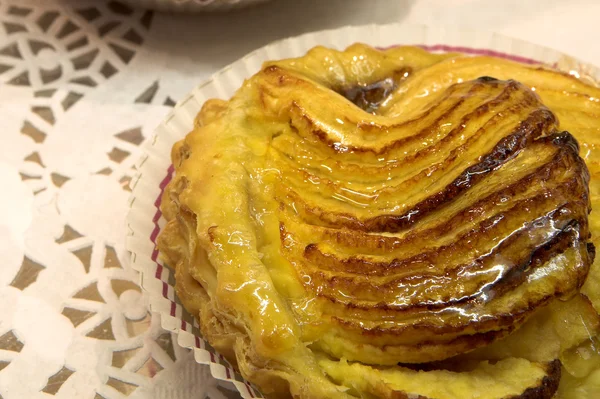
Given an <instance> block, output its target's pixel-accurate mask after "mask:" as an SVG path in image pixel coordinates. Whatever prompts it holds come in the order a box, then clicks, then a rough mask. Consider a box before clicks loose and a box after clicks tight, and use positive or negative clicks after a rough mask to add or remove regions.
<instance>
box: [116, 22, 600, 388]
mask: <svg viewBox="0 0 600 399" xmlns="http://www.w3.org/2000/svg"><path fill="white" fill-rule="evenodd" d="M356 42H362V43H366V44H369V45H371V46H375V47H383V48H384V47H390V46H396V45H419V46H422V47H424V48H426V49H427V50H429V51H436V52H448V51H452V52H462V53H467V54H474V55H481V54H483V55H493V56H497V57H502V58H507V59H512V60H514V61H519V62H522V63H527V64H546V65H550V66H553V67H555V68H558V69H561V70H563V71H565V72H568V73H571V74H573V75H575V76H578V77H580V78H583V79H588V80H590V81H592V82H594V81H596V82H597V81H599V80H600V70H599V69H598V68H596V67H594V66H592V65H589V64H586V63H583V62H580V61H578V60H576V59H574V58H572V57H570V56H568V55H565V54H563V53H560V52H558V51H555V50H552V49H549V48H546V47H542V46H538V45H534V44H531V43H528V42H524V41H521V40H516V39H512V38H509V37H506V36H503V35H499V34H495V33H485V32H473V31H463V30H457V29H450V28H441V27H435V28H433V27H426V26H414V25H412V26H411V25H403V24H391V25H382V26H377V25H369V26H363V27H344V28H340V29H335V30H327V31H321V32H315V33H308V34H304V35H302V36H298V37H294V38H289V39H285V40H281V41H278V42H275V43H272V44H270V45H267V46H265V47H262V48H261V49H259V50H256V51H254V52H252V53H250V54H248V55H247V56H245V57H243V58H242V59H240V60H238V61H236V62H234V63H233V64H231V65H229V66H227V67H225V68H223V69H222V70H220V71H219V72H217V73H216V74H215V75H214V76H213V77H212V78H211V79H209V80H207V81H206V82H204V83H202V84H200V85H199V86H198V87H196V88H195V89H194V90H193V91H192V92H191V93H190V94H189V95H187V96H186V97H185V98H184V99H183V100H181V101H180V102H179V103H178V104H177V105H176V106H175V108H174V109H173V110H172V112H171V113H170V114H169V115H168V116H167V118H166V119H165V120H164V122H163V123H161V124H160V126H158V128H157V129H156V131H155V135H154V137H152V138H151V139H150V140H148V141H147V142H146V144H145V146H144V150H145V155H144V156H143V157H142V158H141V159H140V160H139V162H138V163H137V168H138V175H137V176H136V178H135V179H134V180H133V181H132V183H131V188H132V191H133V193H132V196H131V199H130V208H131V209H130V212H129V216H128V219H127V225H128V238H127V248H128V249H129V251H131V254H132V255H131V261H132V266H133V267H134V269H136V270H138V271H139V272H140V275H141V285H142V287H143V288H144V289H145V290H146V291H147V293H148V296H149V299H150V309H151V311H153V312H156V313H160V315H161V322H162V327H163V328H165V329H166V330H169V331H176V332H177V333H178V343H179V345H181V346H183V347H186V348H192V349H193V350H194V355H195V358H196V360H197V361H198V362H199V363H203V364H208V365H210V370H211V372H212V375H213V376H214V377H215V378H217V379H218V380H223V381H230V382H231V383H233V384H234V385H235V387H236V388H237V389H238V391H239V392H240V394H241V395H242V397H244V398H262V395H261V394H260V392H259V391H258V390H257V389H256V388H254V387H253V386H252V385H251V384H250V383H248V382H247V381H245V380H244V379H243V377H242V376H241V375H240V374H239V373H237V372H236V371H235V370H234V369H233V368H232V367H231V365H230V364H229V363H228V362H227V361H226V360H225V359H224V358H223V357H222V356H221V355H220V354H219V353H217V352H216V351H215V350H214V349H213V348H212V347H211V346H210V345H209V344H208V342H206V341H205V340H204V339H203V338H202V334H201V333H200V330H199V328H198V323H197V322H196V321H195V320H194V318H193V317H192V316H191V315H190V314H189V313H188V312H187V311H186V310H185V309H184V308H183V306H182V304H181V302H180V301H179V299H178V298H177V295H176V294H175V279H174V274H173V271H172V270H171V269H169V267H168V266H166V265H163V264H162V262H161V261H160V259H159V256H158V250H157V249H156V246H155V242H156V237H157V236H158V233H159V232H160V229H161V227H163V226H164V223H165V221H164V219H163V218H162V214H161V211H160V209H159V204H160V197H161V195H162V192H163V190H164V188H165V186H166V184H167V183H168V182H169V181H170V179H171V177H172V174H173V167H172V166H171V160H170V152H171V147H172V145H173V144H174V143H175V142H176V141H178V140H180V139H182V138H183V137H184V136H185V135H186V134H187V133H189V132H190V131H191V129H192V127H193V120H194V117H195V116H196V114H197V113H198V112H199V111H200V108H201V106H202V104H203V103H204V102H205V101H206V100H207V99H210V98H221V99H228V98H230V97H231V96H232V95H233V94H234V92H235V90H237V88H239V87H240V86H241V85H242V83H243V81H244V79H246V78H248V77H250V76H251V75H253V74H254V73H256V72H258V71H259V69H260V66H261V64H262V63H263V62H264V61H266V60H274V59H282V58H289V57H298V56H301V55H303V54H304V53H306V51H308V50H309V49H310V48H312V47H314V46H316V45H323V46H327V47H332V48H336V49H340V50H341V49H344V48H345V47H347V46H349V45H351V44H353V43H356Z"/></svg>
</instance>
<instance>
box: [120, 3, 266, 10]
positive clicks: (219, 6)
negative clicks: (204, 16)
mask: <svg viewBox="0 0 600 399" xmlns="http://www.w3.org/2000/svg"><path fill="white" fill-rule="evenodd" d="M267 1H269V0H125V2H126V3H129V4H130V5H132V6H134V7H143V8H151V9H154V10H159V11H176V12H203V11H207V12H208V11H230V10H234V9H239V8H244V7H249V6H252V5H255V4H259V3H266V2H267Z"/></svg>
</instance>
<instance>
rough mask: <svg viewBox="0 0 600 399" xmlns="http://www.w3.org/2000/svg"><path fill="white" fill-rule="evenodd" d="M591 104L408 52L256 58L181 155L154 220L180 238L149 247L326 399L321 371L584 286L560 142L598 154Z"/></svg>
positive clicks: (553, 81)
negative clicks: (259, 63) (260, 61)
mask: <svg viewBox="0 0 600 399" xmlns="http://www.w3.org/2000/svg"><path fill="white" fill-rule="evenodd" d="M532 88H534V89H535V91H534V90H532ZM599 92H600V91H599V90H598V89H596V88H594V87H591V86H588V85H585V84H584V83H582V82H580V81H578V80H576V79H574V78H572V77H570V76H567V75H563V74H560V73H558V72H555V71H550V70H545V69H540V68H531V67H526V66H522V65H519V64H516V63H513V62H509V61H503V60H499V59H494V58H487V57H465V56H460V55H452V54H445V55H434V54H429V53H427V52H425V51H422V50H420V49H416V48H409V47H401V48H395V49H390V50H386V51H378V50H375V49H372V48H370V47H368V46H364V45H354V46H352V47H350V48H348V49H347V50H345V51H344V52H337V51H334V50H329V49H325V48H321V47H317V48H315V49H313V50H311V51H310V52H309V53H308V54H307V55H306V56H304V57H302V58H299V59H291V60H283V61H276V62H270V63H267V64H265V65H264V67H263V69H262V70H261V71H260V72H259V73H258V74H256V75H255V76H253V77H252V78H250V79H249V80H247V81H246V82H245V83H244V85H243V86H242V87H241V89H240V90H239V91H238V92H237V93H236V94H235V96H234V97H233V98H232V99H231V100H229V101H228V102H226V103H225V102H222V101H209V102H207V104H206V105H205V107H204V109H203V111H202V112H201V113H200V115H199V117H198V120H197V127H196V129H195V130H194V131H193V132H191V133H190V134H189V135H188V136H187V137H186V138H185V140H183V141H182V142H180V143H178V144H177V145H176V146H175V147H174V149H173V163H174V165H175V168H176V177H175V178H174V180H173V181H172V182H171V183H170V184H169V187H168V189H167V193H168V195H165V199H164V202H163V210H164V213H165V215H166V216H167V218H168V219H170V222H169V223H170V224H175V225H177V226H179V227H178V228H167V229H165V231H166V232H167V231H168V232H169V233H163V237H162V239H161V245H162V248H161V250H163V252H164V253H166V254H167V255H168V260H169V262H170V263H171V264H173V265H177V267H178V268H179V267H182V268H185V269H186V270H187V272H189V274H190V275H191V276H192V277H193V279H194V280H195V281H197V282H198V283H199V288H198V289H202V290H205V291H206V293H207V294H208V297H209V298H210V303H211V307H212V309H213V310H212V311H213V312H214V314H215V315H216V317H217V318H220V319H227V320H228V322H230V323H232V325H233V326H234V327H233V328H234V329H236V330H237V331H240V332H241V333H242V334H243V335H244V336H245V337H247V339H248V341H247V343H246V345H249V346H250V347H251V349H252V352H253V353H254V354H255V355H257V357H258V358H259V359H262V361H263V362H264V361H268V364H269V365H268V367H267V366H265V365H264V364H263V365H262V366H257V367H259V368H260V367H262V368H268V369H275V370H278V372H279V373H280V374H277V375H278V376H279V377H280V378H282V379H284V380H286V381H288V383H289V384H290V389H291V390H292V392H297V393H298V392H302V394H301V395H300V394H299V395H300V397H307V398H308V397H313V396H314V395H316V396H318V395H323V397H334V396H327V395H331V392H332V391H327V390H326V389H329V390H331V389H334V388H331V387H332V386H333V385H332V384H333V383H332V382H331V380H330V379H333V380H336V381H337V382H338V383H339V384H342V385H343V384H344V383H343V382H340V380H339V378H336V377H335V375H336V370H335V366H331V364H329V363H326V362H327V361H330V360H331V359H333V360H334V361H335V359H340V358H343V359H346V360H348V361H356V362H361V363H363V364H371V365H376V366H384V365H389V366H393V365H395V364H397V363H422V362H430V361H436V360H442V359H446V358H449V357H451V356H454V355H457V354H461V353H464V352H467V351H470V350H473V349H475V348H477V347H481V346H484V345H487V344H489V343H491V342H493V341H495V340H497V339H498V338H500V337H504V336H506V335H507V334H510V333H511V332H513V331H514V330H515V329H516V328H518V327H519V326H520V325H521V324H523V323H524V322H525V321H526V320H527V319H528V318H529V317H530V316H531V315H532V314H534V313H535V312H536V311H537V310H538V309H539V308H541V307H543V306H545V305H546V304H548V303H550V302H551V301H552V300H553V299H555V298H562V299H568V298H570V297H572V296H573V295H574V294H575V293H577V292H578V291H579V289H580V288H581V286H582V285H583V284H584V281H585V279H586V276H587V274H588V271H589V268H590V265H591V263H592V260H593V250H592V249H593V246H592V245H591V243H590V232H589V227H588V213H589V212H590V192H589V188H588V184H589V173H588V170H587V168H586V165H585V163H584V161H583V160H582V158H581V157H580V155H579V146H578V143H577V140H576V139H575V137H574V136H573V135H575V136H576V137H577V138H578V139H579V140H580V141H582V142H583V149H584V152H583V155H584V156H587V157H588V158H590V159H595V158H593V157H595V156H596V154H595V141H594V140H595V139H593V138H592V139H591V141H587V140H586V139H587V138H589V137H591V136H593V134H595V133H599V132H600V121H599V120H598V119H597V118H593V117H592V116H590V115H595V113H596V112H599V110H600V104H599V103H598V100H597V98H598V97H600V95H599ZM594 165H595V164H594ZM594 170H595V169H594V168H592V171H594ZM594 183H595V181H594V180H593V181H592V187H594ZM592 199H595V197H592ZM592 226H594V225H593V224H592ZM167 234H173V235H177V236H181V243H180V244H177V245H175V244H173V243H174V242H176V241H177V240H176V239H175V238H172V237H171V238H169V237H166V235H167ZM183 242H184V243H185V244H183ZM175 247H177V248H175ZM200 286H201V287H200ZM192 307H193V306H192ZM236 353H237V352H236ZM237 355H238V359H237V361H238V362H241V363H244V362H245V361H241V360H240V355H239V353H238V354H237ZM323 359H330V360H327V361H325V360H323ZM346 360H344V361H343V362H344V364H345V361H346ZM323 362H325V363H323ZM265 364H266V363H265ZM255 366H256V365H255ZM331 367H333V369H332V368H331ZM340 367H347V365H346V366H344V365H343V364H342V363H340ZM523 367H525V366H523ZM323 368H325V369H327V370H329V371H326V373H327V374H328V375H329V377H326V376H325V374H324V373H323ZM397 368H398V367H397ZM242 369H243V368H242ZM398 369H399V370H400V369H402V368H398ZM332 370H333V371H332ZM339 370H341V369H339ZM339 370H338V371H339ZM348 370H350V369H348ZM540 370H541V369H540ZM540 372H541V371H540ZM248 374H250V372H248ZM337 374H339V372H337ZM281 376H283V377H281ZM532 378H533V377H532ZM306 379H308V380H310V381H311V383H310V384H308V383H307V380H306ZM318 381H321V383H320V385H319V382H318ZM309 385H310V387H309ZM522 388H523V387H518V388H515V389H516V390H517V391H518V390H520V389H522ZM507 389H508V388H507ZM334 391H335V392H336V394H339V395H342V396H340V397H343V396H344V395H351V392H350V393H344V394H342V393H341V392H342V391H343V390H342V391H339V390H338V389H337V388H335V390H334ZM324 392H329V393H328V394H325V393H324ZM498 392H501V393H502V395H504V396H506V397H508V395H514V394H515V393H514V392H513V393H511V392H504V391H498ZM409 393H411V392H409ZM413 393H414V392H413ZM516 393H520V391H519V392H516ZM499 394H500V393H499ZM302 395H306V396H302ZM311 395H313V396H311Z"/></svg>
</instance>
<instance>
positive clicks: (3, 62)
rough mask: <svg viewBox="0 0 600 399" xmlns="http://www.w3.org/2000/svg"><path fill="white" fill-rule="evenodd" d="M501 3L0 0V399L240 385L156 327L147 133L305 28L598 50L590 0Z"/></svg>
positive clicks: (191, 393) (174, 393)
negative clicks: (146, 288) (143, 197)
mask: <svg viewBox="0 0 600 399" xmlns="http://www.w3.org/2000/svg"><path fill="white" fill-rule="evenodd" d="M500 3H502V6H500V5H499V4H500ZM509 3H510V5H506V2H497V1H491V2H485V1H481V0H449V1H447V2H444V4H445V5H444V6H440V3H437V5H435V4H434V1H433V0H419V1H412V0H404V1H394V2H392V1H389V0H369V1H354V0H327V1H322V0H306V1H297V0H278V1H276V2H272V3H269V4H266V5H263V6H258V7H256V8H253V9H250V10H247V11H244V12H237V13H234V14H231V15H215V16H204V15H203V16H178V17H176V16H172V15H162V14H158V13H152V12H149V11H145V10H137V9H133V8H131V7H130V6H127V5H124V4H121V3H119V2H117V1H109V0H106V1H102V0H72V1H66V0H63V1H59V0H0V187H2V189H3V195H2V196H0V256H1V259H2V266H1V268H0V271H1V273H0V298H1V299H2V300H0V399H2V398H3V399H23V398H32V399H36V398H40V399H41V398H43V399H49V398H52V397H56V398H82V399H102V398H104V399H121V398H125V397H127V398H143V399H146V398H157V399H158V398H161V399H165V398H168V399H184V398H185V399H187V398H199V399H203V398H207V397H208V398H211V399H224V398H233V397H238V394H237V393H234V392H232V391H230V390H229V389H228V388H227V387H221V386H219V385H218V384H217V382H216V381H215V380H214V379H213V378H212V377H210V372H209V371H208V368H207V367H206V366H202V365H198V364H196V362H195V361H194V359H193V356H192V355H191V354H190V352H189V351H188V350H184V349H181V348H180V347H179V346H178V345H177V344H176V338H175V337H174V336H171V335H170V333H167V332H165V331H164V330H162V329H161V328H160V320H158V319H157V317H156V316H151V315H150V314H149V313H148V312H147V310H146V309H147V307H146V299H145V297H144V296H143V295H142V293H141V291H140V289H139V286H138V284H137V279H138V277H137V275H136V274H135V273H134V272H133V271H132V270H131V268H130V266H129V263H128V255H127V253H126V251H125V247H124V241H125V239H124V237H125V214H126V212H127V208H128V206H127V199H128V196H129V193H128V188H127V187H128V183H129V180H130V179H131V177H132V175H133V173H134V170H133V165H134V162H135V161H136V160H137V159H138V157H139V155H140V149H139V145H140V143H141V142H142V141H143V140H144V139H145V138H147V137H149V136H150V135H151V133H152V131H153V129H154V127H155V126H156V125H157V124H158V123H159V122H160V121H161V120H162V119H163V117H164V116H165V115H166V114H167V112H168V111H169V110H170V107H171V106H172V105H173V104H174V103H175V101H176V100H178V99H179V98H181V97H182V96H183V95H184V94H186V93H187V92H188V91H190V90H191V89H192V88H193V87H194V86H196V85H197V84H198V83H199V82H200V81H201V80H202V79H204V78H206V77H207V76H209V75H210V74H211V73H213V72H215V71H216V70H217V69H218V68H219V67H221V66H223V65H225V64H226V63H228V62H231V61H233V60H235V59H237V58H239V57H240V56H242V55H243V54H244V53H246V52H248V51H250V50H252V49H253V48H256V47H259V46H260V45H263V44H265V43H267V42H269V41H271V40H273V39H277V38H280V37H285V36H290V35H295V34H298V33H301V32H305V31H310V30H316V29H324V28H330V27H335V26H340V25H346V24H352V23H354V24H356V23H372V22H394V21H398V20H406V21H410V22H417V23H421V22H425V23H429V24H431V25H435V24H439V23H451V24H457V23H459V22H461V23H464V24H465V25H468V26H470V27H473V28H479V29H481V28H487V29H493V30H497V31H500V32H502V33H505V34H509V35H513V36H520V37H521V38H524V39H528V40H532V41H535V42H538V43H540V44H545V45H548V46H551V47H555V48H558V49H559V50H563V51H567V52H569V51H571V52H574V53H575V54H574V55H576V56H579V57H581V58H583V59H585V60H588V61H591V62H595V63H596V64H600V50H598V47H597V46H595V43H590V41H592V40H595V39H596V38H598V37H600V26H599V25H598V24H597V23H595V18H596V16H597V15H598V12H600V5H599V4H598V3H597V2H596V1H595V0H577V1H572V2H562V3H561V2H558V1H557V0H548V1H546V2H544V7H543V9H541V8H540V7H538V5H537V3H536V6H535V7H534V6H533V5H527V4H530V3H528V2H520V1H517V0H510V1H509ZM494 4H495V6H494ZM265 7H272V11H271V12H270V13H265V10H266V8H265ZM432 7H433V8H432ZM451 7H453V8H451ZM486 10H488V11H493V12H494V16H493V17H492V16H491V15H490V14H485V12H486ZM486 15H487V16H486ZM513 16H514V18H512V17H513ZM523 16H526V17H527V18H524V17H523ZM261 18H262V19H261ZM559 22H560V23H559ZM559 28H560V29H559ZM586 41H587V44H586ZM570 43H572V45H570Z"/></svg>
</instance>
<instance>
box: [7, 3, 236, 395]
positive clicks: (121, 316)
mask: <svg viewBox="0 0 600 399" xmlns="http://www.w3.org/2000/svg"><path fill="white" fill-rule="evenodd" d="M154 20H155V15H154V14H153V13H151V12H148V11H143V10H134V9H132V8H130V7H128V6H125V5H123V4H120V3H117V2H99V1H88V2H83V1H77V2H75V1H73V2H70V3H59V2H53V1H30V2H24V1H20V0H14V1H5V0H1V1H0V82H1V83H2V85H1V86H0V127H1V130H2V131H1V132H0V138H1V141H0V186H1V187H2V188H3V190H4V195H2V197H1V198H2V199H0V204H1V205H0V221H1V223H0V256H1V257H2V259H3V264H2V268H1V271H2V273H0V297H1V298H2V301H0V370H1V371H0V397H3V398H5V399H12V398H18V399H22V398H48V397H51V396H55V397H57V398H89V399H100V398H106V399H113V398H114V399H116V398H123V397H129V398H181V399H184V398H192V397H193V398H204V397H210V398H219V399H224V398H227V397H237V394H236V393H234V392H232V391H229V390H227V389H225V388H222V387H220V386H218V384H217V383H216V381H215V380H214V379H212V377H210V372H209V371H208V368H207V367H206V366H202V365H198V364H196V362H195V361H194V359H193V356H192V355H191V354H190V353H189V351H188V350H184V349H181V348H180V347H179V346H178V345H177V344H176V338H175V337H173V336H171V334H170V333H167V332H165V331H163V330H162V329H161V328H160V320H158V319H157V317H156V316H154V317H153V316H151V315H150V314H149V313H148V311H147V310H146V309H147V304H146V300H145V298H144V296H143V295H142V294H141V291H140V288H139V287H138V284H137V279H138V276H137V275H136V274H135V273H134V272H133V271H132V270H131V268H130V266H129V264H128V263H129V262H128V254H127V253H126V251H125V248H124V241H125V225H124V221H125V215H126V212H127V209H128V208H127V199H128V196H129V193H128V183H129V180H130V179H131V176H132V174H133V172H134V170H133V164H134V162H135V161H136V160H137V159H138V158H139V156H140V152H139V144H140V143H141V142H142V141H143V140H144V138H146V137H148V136H149V135H150V134H151V132H152V130H153V129H154V127H155V126H156V125H157V124H158V123H159V122H160V120H161V119H162V118H163V116H164V115H165V114H166V112H167V111H168V110H169V109H170V107H171V106H172V105H173V104H174V99H175V98H177V97H178V96H180V95H181V93H182V90H183V92H185V90H187V89H188V88H189V87H192V86H193V85H195V84H196V83H197V82H198V81H199V80H200V79H201V78H202V77H203V76H198V74H194V73H193V71H191V68H190V66H189V65H186V64H185V61H183V62H182V71H183V72H184V73H185V72H186V71H187V72H188V73H189V76H188V77H185V76H182V75H179V74H177V75H175V73H174V72H173V69H171V68H170V67H169V66H168V65H167V64H168V63H169V62H170V61H171V60H170V59H169V57H166V56H162V57H156V55H155V54H153V53H152V52H151V51H149V50H147V49H146V47H144V46H145V45H147V43H148V40H150V37H151V36H152V26H153V23H154ZM155 38H156V36H155ZM200 72H201V71H200Z"/></svg>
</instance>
